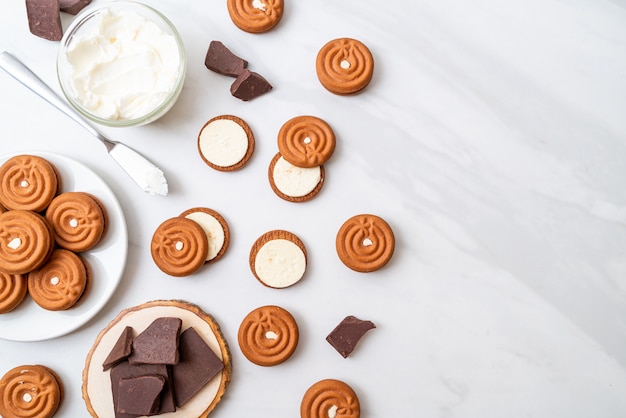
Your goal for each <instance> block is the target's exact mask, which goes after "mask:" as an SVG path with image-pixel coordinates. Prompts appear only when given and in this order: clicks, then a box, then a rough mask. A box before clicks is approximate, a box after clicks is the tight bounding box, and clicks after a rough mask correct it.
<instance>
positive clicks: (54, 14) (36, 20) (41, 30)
mask: <svg viewBox="0 0 626 418" xmlns="http://www.w3.org/2000/svg"><path fill="white" fill-rule="evenodd" d="M59 10H60V5H59V0H26V16H27V17H28V27H29V29H30V32H31V33H32V34H33V35H36V36H39V37H40V38H44V39H48V40H50V41H59V40H61V38H62V37H63V27H62V26H61V14H60V12H59Z"/></svg>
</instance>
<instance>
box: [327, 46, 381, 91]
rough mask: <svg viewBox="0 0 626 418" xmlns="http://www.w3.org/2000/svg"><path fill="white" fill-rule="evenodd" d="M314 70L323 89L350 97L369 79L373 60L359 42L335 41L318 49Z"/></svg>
mask: <svg viewBox="0 0 626 418" xmlns="http://www.w3.org/2000/svg"><path fill="white" fill-rule="evenodd" d="M315 69H316V71H317V78H318V79H319V80H320V83H322V85H323V86H324V88H326V90H328V91H330V92H331V93H335V94H341V95H347V94H353V93H356V92H358V91H361V90H362V89H364V88H365V87H366V86H367V85H368V84H369V83H370V81H371V80H372V75H373V74H374V58H373V57H372V53H371V52H370V50H369V49H368V48H367V47H366V46H365V45H364V44H363V43H362V42H360V41H357V40H356V39H351V38H338V39H334V40H332V41H330V42H328V43H327V44H326V45H324V46H323V47H322V48H321V49H320V51H319V52H318V54H317V60H316V63H315Z"/></svg>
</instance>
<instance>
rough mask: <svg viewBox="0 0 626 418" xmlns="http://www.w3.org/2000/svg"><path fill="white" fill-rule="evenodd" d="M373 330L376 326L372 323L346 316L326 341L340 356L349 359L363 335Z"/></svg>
mask: <svg viewBox="0 0 626 418" xmlns="http://www.w3.org/2000/svg"><path fill="white" fill-rule="evenodd" d="M373 328H376V325H374V323H373V322H371V321H362V320H360V319H358V318H356V317H354V316H351V315H350V316H346V317H345V318H344V319H343V320H342V321H341V322H340V323H339V325H337V326H336V327H335V329H334V330H332V331H331V332H330V334H328V336H327V337H326V341H328V342H329V343H330V345H332V346H333V347H334V348H335V350H337V351H338V352H339V354H341V355H342V356H343V357H344V358H347V357H348V356H349V355H350V354H351V353H352V351H354V348H355V347H356V344H357V343H358V342H359V340H360V339H361V337H362V336H363V334H365V333H366V332H367V331H369V330H370V329H373Z"/></svg>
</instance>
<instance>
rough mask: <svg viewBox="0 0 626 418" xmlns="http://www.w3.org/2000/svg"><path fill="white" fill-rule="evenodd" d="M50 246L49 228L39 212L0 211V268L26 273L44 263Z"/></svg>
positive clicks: (52, 237)
mask: <svg viewBox="0 0 626 418" xmlns="http://www.w3.org/2000/svg"><path fill="white" fill-rule="evenodd" d="M53 249H54V236H53V233H52V229H51V227H50V226H49V225H48V223H47V222H46V220H45V219H44V218H43V216H41V215H38V214H37V213H35V212H31V211H25V210H10V211H7V212H4V213H2V214H0V271H3V272H5V273H9V274H25V273H28V272H29V271H31V270H34V269H36V268H38V267H40V266H41V265H42V264H43V263H45V262H46V260H47V259H48V257H49V256H50V254H52V250H53Z"/></svg>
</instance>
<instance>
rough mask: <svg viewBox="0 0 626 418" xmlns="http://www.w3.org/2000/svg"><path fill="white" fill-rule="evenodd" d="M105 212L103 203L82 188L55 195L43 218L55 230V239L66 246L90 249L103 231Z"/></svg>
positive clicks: (70, 248)
mask: <svg viewBox="0 0 626 418" xmlns="http://www.w3.org/2000/svg"><path fill="white" fill-rule="evenodd" d="M105 214H106V212H105V210H104V207H103V206H102V204H101V203H100V202H99V201H98V200H97V199H96V198H95V197H94V196H92V195H90V194H88V193H85V192H66V193H62V194H60V195H58V196H57V197H55V198H54V199H53V200H52V202H51V203H50V206H49V207H48V210H47V211H46V219H47V220H48V222H50V224H51V225H52V227H53V228H54V232H55V240H56V243H57V244H58V245H59V246H60V247H62V248H65V249H67V250H71V251H75V252H83V251H87V250H90V249H92V248H93V247H94V246H95V245H96V244H98V242H100V240H101V239H102V236H103V234H104V230H105V227H106V215H105Z"/></svg>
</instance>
